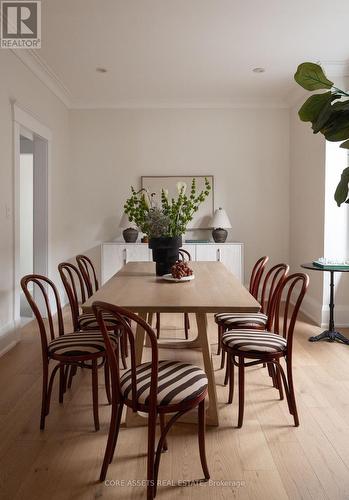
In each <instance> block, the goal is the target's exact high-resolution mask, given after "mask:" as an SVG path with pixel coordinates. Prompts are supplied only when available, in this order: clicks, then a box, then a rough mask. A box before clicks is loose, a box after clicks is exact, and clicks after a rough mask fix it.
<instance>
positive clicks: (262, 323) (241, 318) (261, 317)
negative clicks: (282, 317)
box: [215, 264, 290, 368]
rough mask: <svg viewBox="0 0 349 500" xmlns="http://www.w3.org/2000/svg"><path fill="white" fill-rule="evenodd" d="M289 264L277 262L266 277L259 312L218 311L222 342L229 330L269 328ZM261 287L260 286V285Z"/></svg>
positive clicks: (219, 335) (217, 320)
mask: <svg viewBox="0 0 349 500" xmlns="http://www.w3.org/2000/svg"><path fill="white" fill-rule="evenodd" d="M289 269H290V268H289V266H288V265H287V264H276V266H273V267H272V268H271V269H269V271H268V272H267V274H266V275H265V277H264V280H263V284H262V288H261V294H260V295H259V294H258V295H257V296H256V297H255V298H256V299H257V300H258V302H259V303H260V304H261V311H260V312H258V313H218V314H215V321H216V323H217V324H218V337H219V342H221V339H222V336H223V334H224V332H225V331H227V330H241V329H245V328H248V329H253V330H265V329H268V326H269V325H268V318H270V319H271V312H272V306H273V301H274V299H275V297H276V293H277V291H278V287H279V286H280V284H281V283H282V282H283V280H284V279H285V277H286V276H287V274H288V271H289ZM259 288H260V287H259ZM224 359H225V352H224V351H223V350H222V359H221V368H223V367H224Z"/></svg>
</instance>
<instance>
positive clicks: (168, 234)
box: [124, 178, 211, 276]
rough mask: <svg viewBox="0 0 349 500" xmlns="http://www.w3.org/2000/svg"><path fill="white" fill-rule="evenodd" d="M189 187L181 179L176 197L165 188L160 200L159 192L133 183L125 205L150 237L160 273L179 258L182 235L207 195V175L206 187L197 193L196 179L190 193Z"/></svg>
mask: <svg viewBox="0 0 349 500" xmlns="http://www.w3.org/2000/svg"><path fill="white" fill-rule="evenodd" d="M186 189H187V186H186V184H185V183H184V182H178V183H177V191H178V195H177V198H171V199H169V196H168V191H167V190H166V189H162V190H161V193H160V200H158V199H157V198H158V195H157V194H156V193H149V192H148V190H146V189H141V190H139V191H136V190H135V189H134V188H133V187H132V186H131V196H130V197H129V198H128V199H127V200H126V203H125V205H124V209H125V213H126V214H127V215H128V218H129V220H130V222H134V223H135V224H136V225H137V227H138V228H139V229H140V230H141V231H142V232H143V233H145V234H146V235H147V236H148V238H149V248H151V249H152V251H153V260H154V261H155V262H156V274H157V276H163V275H164V274H168V273H170V270H171V267H172V266H173V264H174V263H175V262H176V261H177V260H178V254H179V248H180V247H181V246H182V235H183V234H184V233H185V231H186V229H187V226H188V224H189V222H190V221H191V220H192V219H193V216H194V214H195V212H197V210H198V209H199V206H200V204H201V203H202V202H203V201H204V200H205V198H206V197H207V196H208V194H209V192H210V190H211V185H210V183H209V181H208V180H207V179H206V178H205V187H204V189H203V190H202V191H200V192H199V193H197V189H196V181H195V178H193V180H192V183H191V189H190V193H189V195H187V194H186Z"/></svg>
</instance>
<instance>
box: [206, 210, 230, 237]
mask: <svg viewBox="0 0 349 500" xmlns="http://www.w3.org/2000/svg"><path fill="white" fill-rule="evenodd" d="M211 226H212V227H213V228H214V229H213V231H212V237H213V239H214V241H215V242H216V243H224V242H225V240H226V239H227V236H228V231H227V230H226V229H230V228H231V223H230V220H229V217H228V215H227V213H226V211H225V210H224V209H223V208H221V207H220V208H218V209H217V210H216V211H215V213H214V216H213V218H212V223H211Z"/></svg>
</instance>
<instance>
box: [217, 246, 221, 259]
mask: <svg viewBox="0 0 349 500" xmlns="http://www.w3.org/2000/svg"><path fill="white" fill-rule="evenodd" d="M220 261H221V249H220V248H217V262H220Z"/></svg>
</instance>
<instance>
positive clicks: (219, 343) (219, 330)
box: [217, 325, 222, 356]
mask: <svg viewBox="0 0 349 500" xmlns="http://www.w3.org/2000/svg"><path fill="white" fill-rule="evenodd" d="M221 338H222V325H218V328H217V342H218V345H217V356H219V355H220V353H221Z"/></svg>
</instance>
